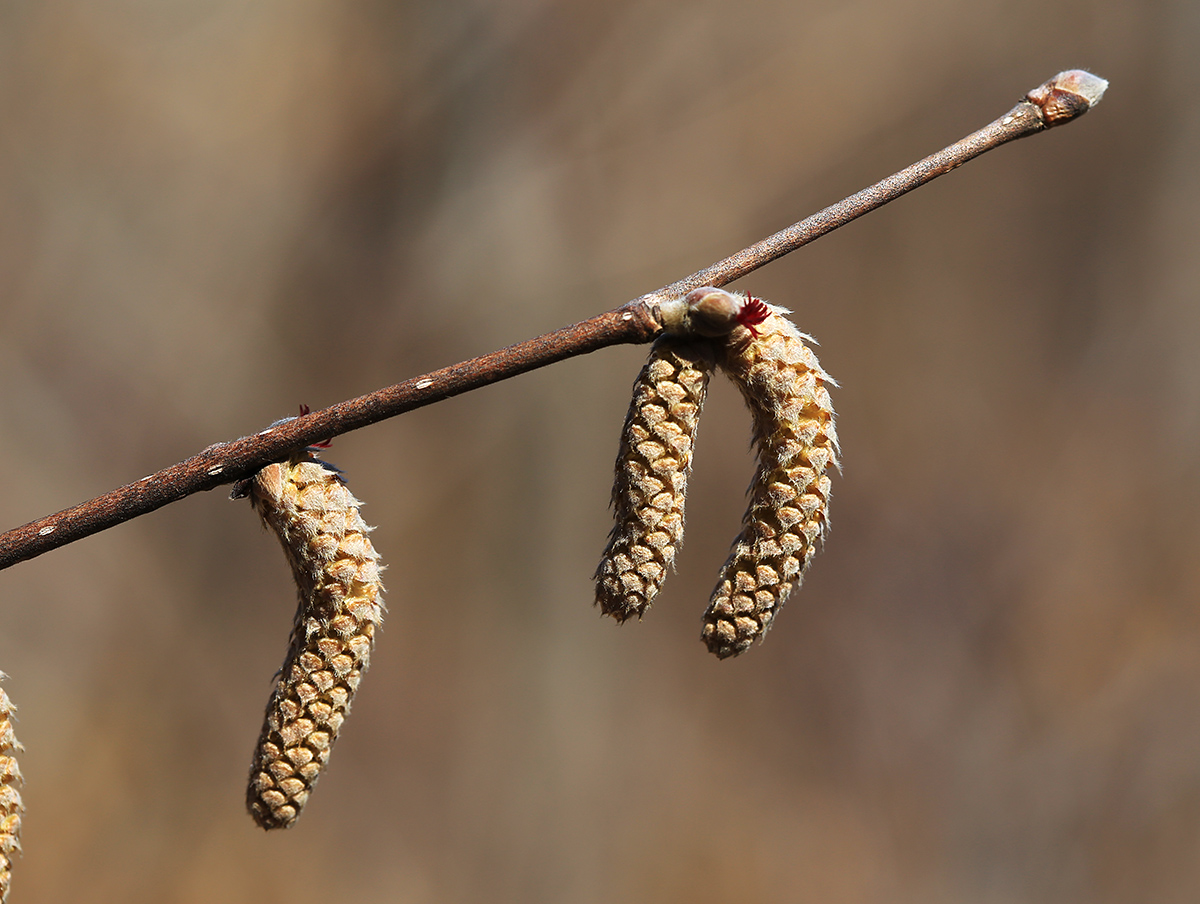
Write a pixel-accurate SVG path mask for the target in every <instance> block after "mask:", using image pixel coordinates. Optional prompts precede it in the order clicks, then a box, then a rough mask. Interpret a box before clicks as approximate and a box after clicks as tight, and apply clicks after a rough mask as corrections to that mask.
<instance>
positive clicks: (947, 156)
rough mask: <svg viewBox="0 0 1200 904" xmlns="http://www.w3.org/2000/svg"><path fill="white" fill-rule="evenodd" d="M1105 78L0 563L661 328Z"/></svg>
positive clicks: (83, 508) (157, 481)
mask: <svg viewBox="0 0 1200 904" xmlns="http://www.w3.org/2000/svg"><path fill="white" fill-rule="evenodd" d="M1107 87H1108V83H1107V82H1105V81H1104V80H1103V79H1101V78H1097V77H1096V76H1094V75H1091V74H1090V73H1087V72H1083V71H1081V70H1071V71H1069V72H1061V73H1059V74H1058V75H1057V76H1055V77H1054V78H1053V79H1051V80H1050V81H1048V82H1046V83H1045V84H1043V85H1041V86H1039V87H1037V88H1035V89H1034V90H1033V91H1030V92H1029V94H1028V95H1026V98H1025V100H1023V101H1021V103H1019V104H1017V105H1016V106H1015V107H1013V108H1012V109H1011V110H1010V111H1009V112H1008V113H1006V114H1005V115H1004V116H1002V117H1000V118H999V119H997V120H995V121H994V122H992V123H990V124H989V125H987V126H984V127H983V128H982V129H980V130H979V131H978V132H974V133H973V134H971V135H968V136H967V137H966V138H964V139H962V140H961V141H959V142H956V143H955V144H952V145H950V146H949V147H947V148H945V149H943V150H941V151H938V152H937V153H936V154H933V155H931V156H929V157H926V158H925V159H924V160H921V161H919V162H917V163H914V164H913V165H912V166H909V167H908V168H906V169H903V170H901V171H900V172H898V173H896V174H895V175H892V176H889V177H888V178H886V179H884V180H883V181H881V182H877V183H876V184H875V185H872V186H871V187H870V188H865V189H863V190H862V191H860V192H858V193H857V194H854V195H851V196H850V197H848V198H846V199H845V200H843V201H839V202H838V203H837V204H834V205H832V206H830V207H827V208H825V209H824V210H822V211H820V212H819V213H815V214H813V215H812V216H810V217H808V219H805V220H801V221H800V222H799V223H796V224H795V225H793V226H789V227H788V228H787V229H784V230H782V231H781V232H777V233H775V235H772V236H770V237H768V238H765V239H763V240H762V241H760V242H757V243H755V244H753V245H751V246H750V247H748V248H744V249H742V250H741V251H739V252H737V253H736V254H734V255H732V256H730V257H727V258H726V259H725V260H723V261H720V262H718V263H715V264H713V265H712V266H709V267H706V268H705V269H703V270H698V271H697V272H695V273H693V274H692V275H691V276H688V277H686V278H684V279H681V280H679V281H678V282H674V283H671V284H670V285H668V286H664V287H663V288H661V289H659V290H658V291H656V292H651V293H649V294H647V295H643V296H642V297H641V298H637V299H634V300H633V301H631V302H628V303H627V304H625V305H622V306H621V307H619V308H616V309H615V310H612V311H609V312H607V313H605V314H600V315H599V316H596V317H592V318H590V319H588V320H584V321H583V322H581V323H577V324H575V325H574V326H569V327H565V328H563V329H560V330H556V331H555V332H553V333H547V334H545V335H543V336H538V337H537V338H534V339H529V340H526V341H525V342H520V343H518V344H516V345H512V346H509V347H508V348H505V349H502V350H500V351H497V352H492V353H491V354H488V355H483V356H482V357H479V358H472V359H471V360H469V361H464V362H462V363H461V364H455V365H453V366H451V367H446V368H443V369H441V370H437V371H434V372H433V373H429V374H425V375H424V376H421V377H414V378H413V379H411V380H406V381H405V382H403V383H397V384H396V385H395V386H389V387H386V388H384V389H380V390H377V391H375V392H372V393H370V394H368V395H365V396H360V397H359V398H356V399H350V400H349V401H346V402H340V403H338V404H337V405H333V406H331V407H329V408H325V409H323V410H321V411H314V412H312V413H311V414H308V415H305V416H303V417H299V418H294V419H292V420H289V421H286V422H284V423H282V424H278V425H276V426H274V427H272V428H270V429H267V430H264V431H262V432H261V433H257V434H255V435H253V436H246V437H242V438H241V439H239V440H235V441H234V442H231V443H217V444H216V445H213V446H209V447H208V448H207V449H205V450H204V451H203V452H200V453H199V454H198V455H194V456H192V457H191V458H189V459H187V460H186V461H182V462H179V463H178V464H175V465H172V466H171V467H169V468H166V469H164V470H162V471H159V472H158V473H156V474H151V475H150V476H149V477H143V478H142V479H141V480H138V481H135V482H134V483H131V484H128V485H127V486H123V487H121V488H120V489H116V490H113V491H112V492H109V493H105V494H104V495H103V496H98V497H96V498H95V499H92V500H90V501H89V502H83V503H80V504H79V505H76V506H74V507H73V508H69V509H65V510H64V511H61V512H58V513H57V514H54V515H49V516H47V517H45V518H41V519H39V520H37V521H31V522H29V523H28V524H25V525H23V526H21V527H17V528H14V529H12V530H10V531H8V532H7V533H5V534H2V535H0V569H4V568H8V567H9V566H10V565H15V564H16V563H17V562H22V561H24V560H26V559H32V558H34V557H35V556H39V555H41V554H42V553H44V552H48V551H49V550H51V549H56V548H58V547H60V546H65V545H66V544H68V543H72V542H74V541H75V540H79V539H82V538H83V537H87V536H90V535H91V534H95V533H98V532H100V531H102V530H107V529H108V528H110V527H114V526H116V525H117V524H121V523H122V522H124V521H128V520H130V519H132V518H136V517H138V516H139V515H145V514H147V513H149V512H152V511H154V510H155V509H158V508H161V507H162V506H164V505H167V504H169V503H172V502H177V501H178V500H180V499H182V498H184V497H185V496H189V495H191V494H192V493H197V492H200V491H201V490H211V489H213V488H214V487H217V486H220V485H221V484H227V483H232V482H234V481H237V480H242V479H244V478H246V477H249V476H250V475H252V474H254V473H256V472H257V471H258V470H259V469H260V468H262V467H264V466H265V465H267V464H269V463H271V462H273V461H280V460H282V459H284V458H286V457H287V456H288V455H289V454H291V452H292V451H294V450H295V449H298V448H301V447H303V446H307V445H311V444H313V443H315V442H318V441H320V440H325V439H330V438H332V437H334V436H339V435H341V434H343V433H348V432H349V431H351V430H357V429H358V428H360V427H366V426H367V425H369V424H374V423H377V422H379V421H382V420H385V419H387V418H390V417H395V416H396V415H398V414H403V413H404V412H406V411H412V410H413V409H414V408H421V407H424V406H425V405H432V404H433V403H434V402H440V401H442V400H443V399H448V398H450V397H451V396H456V395H460V394H462V393H464V392H470V391H471V390H473V389H479V388H480V387H483V386H487V385H489V384H491V383H497V382H499V381H500V380H507V379H508V378H509V377H515V376H517V375H518V374H523V373H525V372H527V371H530V370H534V369H536V368H539V367H545V366H546V365H548V364H554V363H555V362H558V361H562V360H565V359H567V358H573V357H575V356H576V355H585V354H588V353H589V352H594V351H596V350H597V349H601V348H606V347H608V346H610V345H621V344H626V343H642V342H649V341H650V340H651V339H653V338H654V336H655V335H656V334H657V333H658V332H659V331H661V329H662V322H661V320H660V317H659V308H660V306H661V305H662V304H663V303H664V302H667V301H671V300H672V299H675V298H679V297H680V296H682V295H684V294H685V293H687V292H689V291H691V290H692V289H695V288H698V287H700V286H717V287H720V286H724V285H726V284H727V283H730V282H732V281H733V280H735V279H739V278H740V277H743V276H745V275H746V274H748V273H751V272H753V271H754V270H757V269H758V268H759V267H762V266H763V265H765V264H768V263H770V262H771V261H773V260H775V259H777V258H780V257H782V256H783V255H785V254H787V253H788V252H790V251H795V250H796V249H797V248H799V247H801V246H803V245H807V244H808V243H809V242H811V241H813V240H814V239H818V238H820V237H821V236H823V235H825V234H826V233H829V232H832V231H833V230H834V229H837V228H838V227H839V226H843V225H845V224H846V223H849V222H850V221H851V220H854V219H856V218H858V217H860V216H862V215H863V214H865V213H869V212H870V211H872V210H875V209H876V208H878V207H882V206H883V205H884V204H887V203H888V202H889V201H893V200H895V199H896V198H898V197H900V196H901V195H902V194H904V193H905V192H909V191H912V190H913V189H914V188H917V187H919V186H921V185H924V184H925V183H926V182H929V181H930V180H931V179H935V178H937V177H938V176H940V175H942V174H944V173H948V172H950V170H952V169H954V168H955V167H958V166H961V165H962V164H964V163H966V162H967V161H968V160H972V159H973V158H975V157H978V156H979V155H980V154H982V153H984V152H985V151H990V150H991V149H992V148H996V147H999V146H1000V145H1002V144H1006V143H1008V142H1009V141H1013V140H1015V139H1017V138H1024V137H1025V136H1026V135H1033V134H1034V133H1036V132H1041V131H1043V130H1044V129H1047V128H1050V127H1052V126H1056V125H1060V124H1062V123H1065V122H1069V121H1071V120H1072V119H1075V118H1077V117H1078V116H1081V115H1082V114H1083V113H1086V112H1087V110H1088V109H1089V108H1090V107H1091V106H1092V105H1093V104H1095V103H1097V102H1098V101H1099V100H1100V98H1101V96H1102V95H1103V94H1104V90H1105V88H1107Z"/></svg>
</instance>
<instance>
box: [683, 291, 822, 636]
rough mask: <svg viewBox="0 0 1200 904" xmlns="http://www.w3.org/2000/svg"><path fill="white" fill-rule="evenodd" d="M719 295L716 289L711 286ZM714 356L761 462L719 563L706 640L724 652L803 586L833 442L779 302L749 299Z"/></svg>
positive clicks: (810, 356) (810, 366)
mask: <svg viewBox="0 0 1200 904" xmlns="http://www.w3.org/2000/svg"><path fill="white" fill-rule="evenodd" d="M710 291H712V292H720V294H721V295H725V294H732V293H724V292H721V290H710ZM734 298H737V299H739V300H740V301H741V303H742V310H741V313H739V315H738V319H739V321H740V323H741V324H742V325H741V326H740V327H739V328H737V329H735V330H734V331H733V332H731V333H730V334H729V336H728V338H727V340H726V342H725V345H724V349H723V353H722V355H721V357H720V361H719V363H720V366H721V369H722V370H723V371H724V372H725V373H726V374H727V375H728V376H729V378H730V379H731V380H733V382H734V383H736V384H737V386H738V388H739V389H740V390H741V392H742V396H743V397H744V398H745V400H746V404H747V405H748V406H749V408H750V411H751V414H752V415H753V419H754V443H755V447H756V450H757V453H758V468H757V471H756V472H755V475H754V481H753V483H752V484H751V487H750V505H749V508H748V510H747V511H746V514H745V517H744V518H743V520H742V532H741V534H740V535H739V536H738V538H737V540H736V541H735V542H734V545H733V549H732V551H731V553H730V555H729V559H728V560H727V561H726V562H725V565H724V567H723V568H722V569H721V574H720V577H719V578H718V581H717V586H716V589H715V590H714V591H713V595H712V600H711V602H710V603H709V606H708V610H707V611H706V612H705V613H704V630H703V634H702V636H703V639H704V641H705V643H706V644H707V645H708V648H709V650H710V651H711V652H713V653H715V654H716V655H717V656H718V657H720V658H721V659H724V658H726V657H728V656H736V655H737V654H738V653H741V652H743V651H744V650H746V649H747V648H748V647H749V646H750V645H751V644H752V643H753V642H754V641H755V640H757V639H759V638H761V637H762V636H763V634H764V633H766V631H767V629H768V628H769V627H770V626H771V620H772V619H773V618H774V617H775V614H776V612H778V610H779V608H780V607H781V606H782V605H783V603H784V600H786V599H787V596H788V594H789V593H790V592H791V591H792V589H793V588H794V587H795V586H796V585H797V584H799V583H800V579H801V576H802V575H803V574H804V570H805V569H806V568H807V567H808V564H809V561H810V560H811V559H812V557H813V555H814V553H815V552H816V549H817V545H818V543H819V542H820V541H821V540H822V539H823V538H824V534H825V530H826V528H827V527H828V524H829V514H828V506H829V492H830V480H829V477H828V476H827V475H826V474H825V471H826V469H827V468H828V467H829V466H830V465H834V466H835V467H836V466H837V465H838V459H837V456H838V442H837V434H836V432H835V430H834V415H833V405H832V404H831V402H830V400H829V392H828V388H827V387H828V386H830V385H836V384H835V383H834V381H833V380H832V379H831V378H830V377H829V375H828V374H826V373H825V371H824V370H822V368H821V365H820V364H819V363H818V361H817V357H816V355H815V354H814V353H813V351H812V349H811V348H810V347H809V346H808V345H807V344H806V343H805V340H806V339H808V340H809V341H812V340H811V339H810V337H808V336H805V335H803V334H802V333H801V332H800V331H799V330H797V329H796V327H795V326H794V325H793V324H792V323H791V321H789V320H788V319H786V318H785V317H784V316H782V315H783V314H784V313H786V311H785V309H783V308H777V307H774V306H771V305H767V304H765V303H763V302H762V301H761V300H759V299H756V298H753V297H747V298H745V299H744V300H743V299H741V297H740V296H737V295H734Z"/></svg>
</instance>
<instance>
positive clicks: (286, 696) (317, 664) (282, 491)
mask: <svg viewBox="0 0 1200 904" xmlns="http://www.w3.org/2000/svg"><path fill="white" fill-rule="evenodd" d="M235 495H245V496H249V497H250V501H251V503H252V504H253V506H254V508H255V510H256V511H258V513H259V514H260V515H261V516H262V519H263V522H264V523H265V524H266V525H267V526H268V527H269V528H271V530H272V531H273V532H274V533H275V534H276V536H277V537H278V538H279V542H280V544H281V545H282V546H283V550H284V553H285V554H286V556H287V559H288V563H289V564H290V565H291V568H292V574H293V577H294V578H295V581H296V586H297V590H298V596H299V608H298V610H297V612H296V619H295V624H294V626H293V628H292V635H291V641H290V643H289V648H288V653H287V658H286V659H285V660H284V663H283V668H281V669H280V671H279V674H278V676H277V678H276V683H275V688H274V690H273V692H272V694H271V699H270V702H269V703H268V704H267V713H266V718H265V720H264V722H263V729H262V733H261V735H260V737H259V741H258V745H257V747H256V748H255V751H254V759H253V764H252V766H251V769H250V784H249V788H248V789H247V792H246V803H247V806H248V808H249V810H250V814H251V815H252V816H253V817H254V820H255V822H257V823H258V824H259V825H260V826H262V828H264V829H275V828H287V827H288V826H290V825H291V824H292V823H294V822H295V820H296V818H297V817H298V816H299V815H300V811H301V810H302V809H303V807H304V804H305V802H306V801H307V800H308V797H309V794H311V792H312V788H313V785H314V784H315V783H316V781H317V779H318V778H319V777H320V774H321V771H322V770H323V769H324V767H325V765H326V763H327V762H328V760H329V753H330V750H331V748H332V746H333V743H334V741H336V740H337V736H338V731H339V729H340V728H341V725H342V722H343V721H344V719H345V717H346V714H347V713H348V712H349V710H350V704H351V702H352V701H353V698H354V694H355V691H357V689H358V684H359V681H360V679H361V677H362V673H363V672H364V671H366V668H367V665H368V664H369V662H370V656H371V649H372V646H373V644H374V639H375V631H376V629H377V627H378V626H379V624H380V623H381V621H382V619H383V611H384V607H383V597H382V592H383V585H382V583H381V581H380V579H379V573H380V570H381V568H380V565H379V556H378V554H377V553H376V552H375V549H374V547H373V546H372V545H371V541H370V540H369V539H368V536H367V535H368V533H369V532H370V530H371V528H369V527H367V525H366V524H365V523H364V522H363V520H362V518H361V517H360V515H359V513H358V507H359V505H360V504H361V503H359V501H358V500H357V499H355V498H354V495H353V494H352V493H351V492H350V490H349V488H348V487H347V486H346V484H345V482H344V481H343V480H342V478H341V475H340V474H339V473H338V471H337V469H336V468H334V467H333V466H332V465H329V464H327V463H326V462H322V461H320V460H318V459H317V458H316V457H315V456H314V454H313V452H312V450H311V449H310V450H305V451H304V452H302V453H298V454H297V455H294V456H292V458H290V459H289V460H288V461H286V462H281V463H278V464H272V465H268V466H267V467H265V468H263V469H262V470H261V471H259V472H258V474H256V475H255V476H254V477H253V478H250V479H249V480H247V481H244V482H243V483H242V484H239V486H238V488H237V489H235Z"/></svg>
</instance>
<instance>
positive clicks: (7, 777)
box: [0, 672, 25, 904]
mask: <svg viewBox="0 0 1200 904" xmlns="http://www.w3.org/2000/svg"><path fill="white" fill-rule="evenodd" d="M7 677H8V676H7V675H5V674H4V673H3V672H0V679H3V678H7ZM15 710H16V707H15V706H13V704H12V701H11V700H9V699H8V694H7V693H5V692H4V689H3V688H0V904H3V902H4V901H6V900H8V890H9V887H10V886H11V884H12V858H13V855H14V854H16V853H18V852H19V851H20V850H21V814H22V813H23V812H24V811H25V805H24V804H23V803H22V802H21V792H20V790H19V789H20V787H21V785H22V784H23V779H22V778H21V770H20V768H19V767H18V766H17V759H16V756H15V754H16V753H18V752H20V751H22V750H24V749H25V748H24V747H22V746H21V744H20V742H19V741H18V740H17V738H16V735H14V734H13V725H12V723H13V712H14V711H15Z"/></svg>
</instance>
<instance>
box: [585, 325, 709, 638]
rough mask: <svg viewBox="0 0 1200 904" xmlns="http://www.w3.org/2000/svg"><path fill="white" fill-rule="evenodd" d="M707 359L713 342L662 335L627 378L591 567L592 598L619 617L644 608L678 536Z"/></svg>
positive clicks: (670, 561)
mask: <svg viewBox="0 0 1200 904" xmlns="http://www.w3.org/2000/svg"><path fill="white" fill-rule="evenodd" d="M713 364H714V347H713V346H712V344H711V343H708V342H705V341H704V340H698V341H689V340H686V339H680V338H676V337H673V336H663V337H660V338H659V339H658V340H657V341H656V342H655V343H654V346H653V347H652V349H651V351H650V359H649V360H648V361H647V362H646V366H645V367H643V368H642V371H641V373H640V374H638V378H637V380H636V381H635V382H634V384H633V400H632V402H631V403H630V406H629V413H628V414H627V415H626V417H625V426H624V428H623V430H622V432H621V446H620V451H619V453H618V455H617V467H616V480H615V482H614V485H613V496H612V505H613V514H614V520H615V524H614V526H613V529H612V533H611V534H610V536H609V541H608V548H607V549H605V550H604V555H603V557H602V558H601V560H600V566H599V567H598V568H597V569H596V603H597V604H598V605H599V606H600V609H601V611H602V612H603V613H604V614H605V615H611V616H612V617H613V618H615V619H617V621H622V622H623V621H625V619H627V618H630V617H632V616H635V615H636V616H638V617H641V615H642V614H643V613H644V612H645V611H646V608H647V607H648V606H649V605H650V603H651V601H652V600H653V599H654V597H655V595H656V594H657V593H658V591H659V589H660V588H661V587H662V583H663V580H664V579H665V578H666V575H667V571H668V570H669V569H670V568H671V566H672V565H673V564H674V561H675V552H676V550H677V549H678V548H679V544H680V543H681V542H682V541H683V519H684V497H685V495H686V493H687V478H688V471H689V470H691V466H692V444H693V442H694V441H695V437H696V424H697V422H698V421H699V419H700V409H701V407H702V406H703V404H704V396H705V393H706V392H707V389H708V378H709V375H710V374H711V373H712V368H713Z"/></svg>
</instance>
